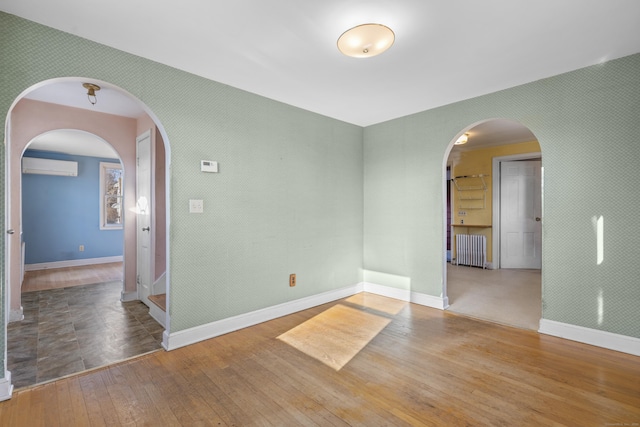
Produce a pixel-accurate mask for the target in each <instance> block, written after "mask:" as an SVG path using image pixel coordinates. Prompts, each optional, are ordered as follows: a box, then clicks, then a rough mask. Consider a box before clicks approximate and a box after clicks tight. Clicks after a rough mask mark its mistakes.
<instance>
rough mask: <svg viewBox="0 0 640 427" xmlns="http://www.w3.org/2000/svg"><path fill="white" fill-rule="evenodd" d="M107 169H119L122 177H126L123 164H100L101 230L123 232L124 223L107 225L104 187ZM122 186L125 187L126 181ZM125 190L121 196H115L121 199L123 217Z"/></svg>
mask: <svg viewBox="0 0 640 427" xmlns="http://www.w3.org/2000/svg"><path fill="white" fill-rule="evenodd" d="M107 169H118V170H120V171H121V172H122V176H123V177H124V167H123V166H122V163H108V162H100V191H98V193H99V197H100V230H122V229H123V224H122V222H120V224H106V220H107V219H106V218H105V216H104V214H105V211H104V209H105V206H104V199H105V197H106V194H105V188H104V186H105V175H106V171H107ZM122 186H124V179H122ZM123 190H124V189H122V188H121V189H120V191H121V192H122V193H121V194H120V195H117V196H115V197H120V210H121V215H123V213H122V212H124V209H123V205H124V191H123Z"/></svg>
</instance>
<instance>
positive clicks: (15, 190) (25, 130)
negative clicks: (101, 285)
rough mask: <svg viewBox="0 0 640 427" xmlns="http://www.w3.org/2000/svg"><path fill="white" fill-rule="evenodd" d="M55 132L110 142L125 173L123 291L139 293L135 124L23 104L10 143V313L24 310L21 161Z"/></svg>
mask: <svg viewBox="0 0 640 427" xmlns="http://www.w3.org/2000/svg"><path fill="white" fill-rule="evenodd" d="M56 129H78V130H82V131H86V132H89V133H92V134H94V135H97V136H99V137H100V138H102V139H104V140H105V141H107V142H108V143H109V144H111V145H112V146H113V148H114V149H115V150H116V151H117V153H118V155H119V156H120V159H121V161H122V164H123V168H124V173H125V200H124V204H125V217H124V236H125V237H124V240H125V241H124V259H125V260H126V262H125V273H124V279H125V280H124V291H125V292H135V291H136V234H135V230H136V217H135V214H134V212H135V210H134V208H135V190H136V187H135V176H136V150H135V142H134V141H135V137H136V119H131V118H127V117H120V116H115V115H111V114H103V113H96V112H92V111H88V110H82V109H78V108H71V107H64V106H60V105H55V104H49V103H45V102H39V101H33V100H30V99H22V100H21V101H20V102H18V103H17V104H16V106H15V108H14V109H13V111H12V113H11V121H10V139H9V141H8V147H9V148H8V151H9V154H8V158H9V171H8V173H9V182H11V187H10V194H9V195H7V196H8V197H9V199H10V210H9V212H8V213H9V215H10V217H9V218H10V220H9V221H10V223H9V228H13V229H14V230H16V233H15V234H14V235H13V236H11V237H9V239H10V242H9V254H10V278H9V282H10V284H9V285H10V287H9V289H10V292H11V302H10V304H11V305H10V310H11V312H12V313H14V312H16V311H18V310H20V288H21V285H22V283H21V277H20V276H21V274H20V258H21V255H20V234H19V230H21V223H20V221H21V212H20V209H21V205H22V196H21V185H22V184H21V181H22V174H21V159H22V154H23V153H24V150H25V149H26V147H27V145H28V144H29V143H30V142H31V141H32V140H33V138H35V137H36V136H38V135H40V134H42V133H45V132H48V131H52V130H56Z"/></svg>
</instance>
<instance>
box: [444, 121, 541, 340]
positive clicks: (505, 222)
mask: <svg viewBox="0 0 640 427" xmlns="http://www.w3.org/2000/svg"><path fill="white" fill-rule="evenodd" d="M462 135H465V136H466V139H467V142H466V143H464V144H460V145H456V144H455V142H456V141H457V140H458V139H459V137H461V136H462ZM541 158H542V153H541V150H540V145H539V143H538V141H537V139H536V137H535V135H533V133H532V132H531V131H530V130H529V129H528V128H526V127H525V126H523V125H522V124H520V123H518V122H514V121H511V120H507V119H492V120H486V121H483V122H479V123H474V124H472V125H470V126H468V127H467V128H466V129H464V130H463V131H462V132H460V134H459V135H458V136H456V139H454V140H453V141H451V144H450V147H449V151H448V153H447V156H446V158H445V162H444V164H445V168H447V167H448V168H449V169H450V179H449V180H447V181H446V183H445V185H447V186H449V187H450V193H451V201H450V203H448V204H447V207H446V209H447V213H449V216H450V218H451V219H450V221H448V223H447V224H445V227H446V228H447V229H449V230H450V235H451V237H450V241H449V246H450V247H451V252H450V254H451V255H450V260H449V262H447V264H446V265H445V269H446V280H445V286H444V290H443V292H444V293H445V294H446V295H447V297H448V300H449V304H450V305H449V310H451V311H453V312H457V313H460V314H463V315H468V316H471V317H476V318H480V319H485V320H489V321H494V322H498V323H503V324H507V325H511V326H516V327H521V328H525V329H533V330H537V329H538V327H539V321H540V318H541V308H542V302H541V298H542V296H541V268H542V265H541V247H542V241H541V238H542V237H541V236H542V227H541V225H542V222H541V217H542V213H541V189H542V181H541V172H542V168H541ZM512 170H518V171H520V170H523V171H524V170H526V171H525V172H522V171H521V172H517V173H516V174H521V175H522V176H516V175H514V176H511V175H510V174H511V173H512V172H511V171H512ZM518 188H519V189H520V190H519V191H522V192H523V193H522V194H518V193H517V189H518ZM445 190H446V188H445ZM501 190H502V191H501ZM536 200H537V202H536ZM445 218H447V216H446V215H445ZM514 218H515V219H516V220H517V221H516V220H514ZM514 224H516V225H514ZM513 227H515V228H513ZM525 227H526V229H525ZM516 252H517V253H518V254H519V255H518V256H519V257H520V259H524V258H527V259H528V260H529V261H528V262H521V263H518V262H516V263H514V262H511V261H513V260H515V259H516V255H517V254H516ZM523 257H524V258H523Z"/></svg>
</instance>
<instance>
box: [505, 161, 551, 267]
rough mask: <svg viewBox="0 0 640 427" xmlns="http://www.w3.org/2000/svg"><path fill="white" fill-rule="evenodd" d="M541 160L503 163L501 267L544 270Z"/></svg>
mask: <svg viewBox="0 0 640 427" xmlns="http://www.w3.org/2000/svg"><path fill="white" fill-rule="evenodd" d="M541 166H542V162H541V161H540V160H528V161H504V162H501V163H500V267H501V268H523V269H524V268H531V269H540V268H542V256H541V255H542V221H541V217H542V198H541Z"/></svg>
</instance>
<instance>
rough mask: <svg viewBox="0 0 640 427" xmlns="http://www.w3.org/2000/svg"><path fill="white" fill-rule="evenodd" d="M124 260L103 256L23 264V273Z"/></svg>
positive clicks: (120, 256) (120, 257)
mask: <svg viewBox="0 0 640 427" xmlns="http://www.w3.org/2000/svg"><path fill="white" fill-rule="evenodd" d="M123 260H124V258H123V257H122V255H119V256H105V257H100V258H85V259H70V260H66V261H53V262H41V263H37V264H25V266H24V271H36V270H46V269H49V268H63V267H79V266H81V265H93V264H109V263H112V262H122V261H123Z"/></svg>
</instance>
